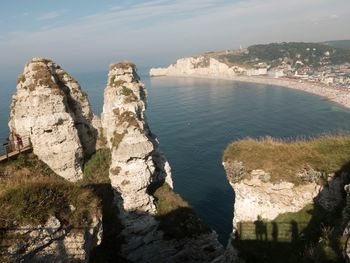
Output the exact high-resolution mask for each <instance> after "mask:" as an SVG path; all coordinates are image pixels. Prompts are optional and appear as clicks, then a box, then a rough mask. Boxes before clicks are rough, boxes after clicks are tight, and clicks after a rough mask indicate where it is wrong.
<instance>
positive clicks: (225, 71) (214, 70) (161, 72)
mask: <svg viewBox="0 0 350 263" xmlns="http://www.w3.org/2000/svg"><path fill="white" fill-rule="evenodd" d="M149 74H150V76H151V77H159V76H193V77H203V76H204V77H210V78H235V77H237V76H259V75H266V74H267V68H248V67H242V66H239V65H231V64H229V63H224V62H221V61H219V60H217V59H215V58H212V57H208V56H197V57H186V58H181V59H178V60H177V61H176V63H175V64H171V65H170V66H169V67H166V68H151V69H150V72H149Z"/></svg>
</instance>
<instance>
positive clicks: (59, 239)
mask: <svg viewBox="0 0 350 263" xmlns="http://www.w3.org/2000/svg"><path fill="white" fill-rule="evenodd" d="M7 235H8V236H7V237H5V239H7V240H8V241H11V242H10V243H11V244H10V245H9V247H8V248H7V250H6V252H4V253H2V255H1V256H2V258H3V259H7V260H9V261H10V262H89V257H90V252H91V251H92V249H93V248H94V247H96V246H97V245H99V244H100V242H101V238H102V218H101V215H96V216H95V217H94V218H93V219H92V221H91V223H90V225H88V226H86V227H81V228H78V229H74V228H67V227H64V226H63V224H62V222H60V220H58V219H57V218H56V217H55V216H51V217H50V218H49V219H48V220H47V221H46V223H45V224H43V225H37V226H33V225H26V226H21V227H18V228H16V229H15V230H14V231H12V232H11V231H8V232H7Z"/></svg>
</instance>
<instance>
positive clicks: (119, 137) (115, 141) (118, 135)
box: [111, 131, 126, 148]
mask: <svg viewBox="0 0 350 263" xmlns="http://www.w3.org/2000/svg"><path fill="white" fill-rule="evenodd" d="M125 134H126V132H123V133H117V132H116V131H114V133H113V138H111V143H112V146H113V147H114V148H118V146H119V144H120V143H121V141H122V140H123V138H124V136H125Z"/></svg>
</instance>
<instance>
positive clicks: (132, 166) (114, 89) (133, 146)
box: [101, 62, 228, 262]
mask: <svg viewBox="0 0 350 263" xmlns="http://www.w3.org/2000/svg"><path fill="white" fill-rule="evenodd" d="M146 95H147V93H146V90H145V87H144V85H143V84H142V83H141V82H140V79H139V77H138V75H137V73H136V67H135V66H134V65H133V64H132V63H130V62H121V63H117V64H113V65H111V66H110V71H109V74H108V84H107V87H106V89H105V92H104V106H103V113H102V115H101V123H102V129H103V136H105V139H106V142H107V144H108V147H109V148H110V149H111V153H112V164H111V167H110V172H109V177H110V180H111V184H112V187H113V188H114V190H115V200H116V202H117V205H118V207H119V210H120V214H119V218H120V220H121V223H122V225H123V227H124V228H123V230H122V233H121V235H122V236H123V237H124V240H125V243H124V244H123V245H122V253H123V255H125V257H126V258H127V259H128V260H130V261H131V262H228V261H226V260H227V256H226V254H225V250H224V249H223V247H222V245H221V244H220V243H219V242H218V240H217V235H216V233H215V232H209V233H205V234H204V233H203V234H199V235H198V236H196V237H195V238H193V237H188V238H187V237H186V238H181V239H166V238H165V237H164V233H163V232H162V231H161V230H160V229H159V221H158V220H157V219H156V213H157V208H156V206H155V198H154V197H153V196H152V194H151V192H152V188H154V187H155V188H156V187H157V186H159V185H161V184H163V183H167V184H168V185H169V186H171V187H172V185H173V184H172V178H171V170H170V166H169V163H168V162H167V160H166V159H165V157H164V155H163V154H162V153H161V152H160V150H159V147H158V140H157V138H156V137H155V135H154V134H153V133H152V132H151V131H150V129H149V127H148V124H147V119H146V116H145V113H144V112H145V109H146Z"/></svg>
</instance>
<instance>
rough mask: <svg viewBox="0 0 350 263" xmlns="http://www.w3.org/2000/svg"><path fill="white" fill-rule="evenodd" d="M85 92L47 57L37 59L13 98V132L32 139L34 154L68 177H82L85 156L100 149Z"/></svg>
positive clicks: (11, 114) (25, 70) (71, 178)
mask: <svg viewBox="0 0 350 263" xmlns="http://www.w3.org/2000/svg"><path fill="white" fill-rule="evenodd" d="M95 118H96V117H95V116H94V114H93V113H92V111H91V108H90V105H89V101H88V98H87V95H86V93H84V92H83V91H82V90H81V88H80V86H79V84H78V82H77V81H76V80H74V79H73V78H72V77H71V76H70V75H69V74H68V73H66V72H65V71H64V70H63V69H61V67H60V66H58V65H57V64H55V63H54V62H52V61H51V60H48V59H42V58H34V59H32V60H31V61H30V62H29V63H27V64H26V65H25V67H24V71H23V74H21V75H20V76H19V77H18V80H17V91H16V94H15V95H14V96H13V98H12V104H11V113H10V121H9V128H10V131H11V136H12V137H14V136H15V135H19V136H20V137H22V138H27V137H28V138H29V139H30V141H31V143H32V146H33V152H34V153H35V154H36V155H37V156H38V157H39V158H40V159H41V160H42V161H44V162H45V163H46V164H47V165H49V166H50V168H51V169H52V170H53V171H54V172H56V173H57V174H58V175H60V176H62V177H63V178H65V179H67V180H69V181H72V182H75V181H77V180H79V179H81V178H82V165H83V160H84V157H85V156H88V155H90V154H92V153H93V152H94V151H95V145H96V138H97V130H96V129H95V128H94V127H93V125H92V123H93V120H94V119H95Z"/></svg>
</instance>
